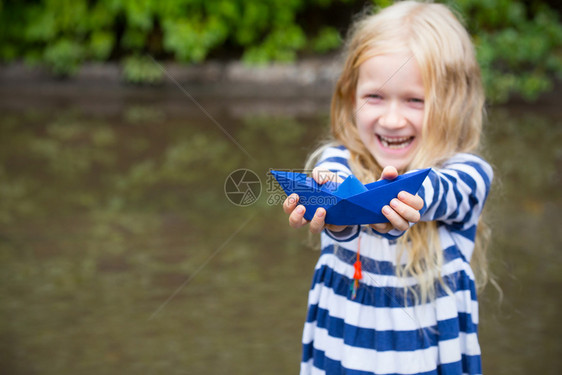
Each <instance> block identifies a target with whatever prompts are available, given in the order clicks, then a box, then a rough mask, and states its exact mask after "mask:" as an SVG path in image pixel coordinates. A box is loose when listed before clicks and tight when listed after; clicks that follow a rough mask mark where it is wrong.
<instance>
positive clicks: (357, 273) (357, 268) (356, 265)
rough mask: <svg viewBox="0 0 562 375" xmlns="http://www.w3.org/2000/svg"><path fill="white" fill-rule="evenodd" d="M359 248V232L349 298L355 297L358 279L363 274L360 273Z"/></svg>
mask: <svg viewBox="0 0 562 375" xmlns="http://www.w3.org/2000/svg"><path fill="white" fill-rule="evenodd" d="M360 250H361V234H359V237H358V238H357V260H356V261H355V263H354V264H353V268H355V272H354V273H353V284H352V286H351V299H355V297H357V289H358V288H359V280H361V279H362V278H363V275H362V274H361V258H360Z"/></svg>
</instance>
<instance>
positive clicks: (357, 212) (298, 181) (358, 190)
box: [270, 168, 430, 225]
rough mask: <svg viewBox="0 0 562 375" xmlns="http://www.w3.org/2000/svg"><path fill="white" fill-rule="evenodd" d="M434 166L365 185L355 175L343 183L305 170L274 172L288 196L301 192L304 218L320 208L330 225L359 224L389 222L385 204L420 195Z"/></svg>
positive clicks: (310, 216)
mask: <svg viewBox="0 0 562 375" xmlns="http://www.w3.org/2000/svg"><path fill="white" fill-rule="evenodd" d="M429 171H430V168H428V169H421V170H418V171H415V172H411V173H407V174H403V175H400V176H398V177H397V178H395V179H394V180H380V181H377V182H373V183H370V184H367V185H363V184H362V183H361V182H360V181H359V180H358V179H357V178H356V177H355V176H353V175H351V176H349V177H347V178H346V179H345V180H344V181H343V182H341V183H335V182H331V181H329V182H326V183H324V184H322V185H320V184H318V183H317V182H316V181H314V179H312V178H311V177H307V176H306V175H305V174H302V173H295V172H287V171H274V170H271V171H270V172H271V174H272V175H273V176H274V177H275V179H276V180H277V182H278V183H279V185H280V186H281V187H282V188H283V190H284V191H285V193H286V194H287V195H291V194H293V193H296V194H298V195H299V204H302V205H303V206H304V207H305V208H306V212H305V214H304V218H305V219H306V220H311V219H312V217H313V216H314V213H315V212H316V209H318V208H319V207H324V208H325V209H326V219H325V223H326V224H334V225H356V224H376V223H387V222H388V220H387V219H386V217H384V215H383V214H382V212H381V210H382V208H383V206H385V205H387V204H389V202H390V201H391V200H392V199H393V198H395V197H396V196H397V195H398V193H399V192H401V191H407V192H409V193H411V194H416V193H417V192H418V190H419V189H420V187H421V185H422V183H423V181H424V180H425V178H426V177H427V175H428V173H429Z"/></svg>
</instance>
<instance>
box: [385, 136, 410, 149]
mask: <svg viewBox="0 0 562 375" xmlns="http://www.w3.org/2000/svg"><path fill="white" fill-rule="evenodd" d="M378 137H379V139H380V140H381V143H382V144H383V146H384V147H388V148H392V149H401V148H404V147H407V146H408V145H409V144H410V143H412V141H413V140H414V137H397V138H388V137H385V136H382V135H378Z"/></svg>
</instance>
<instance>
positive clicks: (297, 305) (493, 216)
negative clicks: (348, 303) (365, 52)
mask: <svg viewBox="0 0 562 375" xmlns="http://www.w3.org/2000/svg"><path fill="white" fill-rule="evenodd" d="M389 3H391V2H390V1H374V2H366V1H353V0H347V1H338V0H314V1H305V0H291V1H279V0H268V1H262V2H253V1H244V0H231V1H219V0H215V1H209V0H207V1H203V0H174V1H173V0H160V1H151V0H144V1H134V0H101V1H95V0H89V1H86V0H74V1H68V0H42V1H40V0H36V1H5V0H4V1H0V24H1V25H2V27H0V60H1V64H0V111H1V112H0V113H1V116H0V280H1V282H0V301H1V302H0V372H1V373H2V374H67V373H81V374H99V373H104V374H129V373H139V372H140V373H147V374H160V373H166V374H192V373H193V374H223V373H230V374H254V373H264V374H294V373H296V372H297V371H298V368H299V361H300V350H301V348H300V339H301V329H302V326H303V323H304V319H305V314H306V299H307V292H308V288H309V286H310V282H311V277H312V272H313V267H314V265H315V262H316V259H317V257H318V255H319V252H318V250H317V246H315V244H314V239H312V240H311V238H309V236H308V234H307V233H306V231H295V230H292V229H290V228H289V226H288V224H287V218H286V216H285V215H284V214H283V213H282V209H281V207H280V204H279V199H277V198H276V197H278V196H277V195H276V194H278V190H276V189H275V186H274V184H272V181H271V179H270V178H269V177H268V174H267V171H268V170H269V169H289V168H296V169H298V168H302V167H303V163H304V160H305V159H306V156H307V155H308V154H309V153H310V152H311V151H312V150H313V149H314V148H315V146H316V145H317V143H318V142H319V141H320V140H321V139H322V138H323V136H324V135H325V134H326V132H327V129H328V122H329V117H328V116H329V102H330V95H331V88H332V84H333V82H334V79H335V78H336V77H337V74H338V69H339V66H340V65H339V63H340V61H341V60H340V51H341V43H342V38H343V37H344V36H345V33H346V30H347V27H348V26H349V23H350V21H351V20H352V18H353V16H354V15H356V14H357V13H358V12H360V11H362V10H363V9H365V7H366V6H375V7H377V6H380V7H384V6H387V5H388V4H389ZM447 4H449V5H450V6H451V7H452V8H454V9H455V10H456V11H457V12H458V13H459V14H460V15H461V16H462V18H463V19H464V22H465V24H466V26H467V28H468V29H469V31H470V32H471V34H472V35H473V38H474V42H475V45H476V48H477V53H478V59H479V62H480V64H481V66H482V71H483V76H484V81H485V83H486V90H487V93H488V99H489V100H488V108H487V111H488V121H487V124H486V129H485V134H484V150H483V154H484V155H485V156H486V158H487V159H488V160H489V161H490V162H491V163H492V164H493V166H494V168H495V171H496V176H497V178H496V181H495V186H494V189H493V191H492V195H491V197H490V200H489V202H488V204H487V217H488V221H489V222H490V224H491V226H492V228H493V239H492V243H491V245H490V249H489V258H490V263H491V270H492V272H493V273H494V277H495V280H496V281H497V283H498V284H499V285H500V287H501V289H502V293H503V298H500V297H501V293H500V292H498V291H497V290H496V289H495V288H494V287H493V286H492V285H489V286H488V287H487V288H486V289H485V290H484V292H483V293H482V294H481V296H480V301H481V310H480V315H481V316H480V320H481V324H480V337H481V345H482V350H483V362H484V363H483V364H484V372H485V373H488V374H527V373H529V372H531V371H535V372H537V373H541V374H558V372H559V368H561V367H562V350H561V349H562V343H561V339H560V337H562V324H561V323H560V319H559V317H558V314H559V311H560V309H561V308H562V301H561V299H560V292H559V291H560V288H561V287H562V252H560V249H562V236H560V233H559V228H560V226H561V224H562V219H561V216H560V210H561V209H562V193H561V192H560V183H561V176H562V147H561V146H560V144H561V142H562V107H561V103H562V92H561V88H562V84H561V78H562V23H561V21H560V5H559V3H558V2H557V1H507V0H490V1H482V0H463V1H449V2H447ZM240 168H247V169H250V170H252V171H253V172H255V173H256V175H257V176H258V177H259V179H260V181H261V190H260V191H261V195H260V196H259V198H258V199H257V200H256V201H255V202H254V203H253V204H250V205H245V206H237V205H235V204H233V203H232V202H231V201H230V200H229V199H228V198H229V196H227V194H225V187H228V186H227V185H225V183H226V181H227V178H228V176H229V175H230V174H231V173H232V172H233V171H235V170H237V169H240ZM230 197H231V198H232V196H230ZM272 197H273V199H272Z"/></svg>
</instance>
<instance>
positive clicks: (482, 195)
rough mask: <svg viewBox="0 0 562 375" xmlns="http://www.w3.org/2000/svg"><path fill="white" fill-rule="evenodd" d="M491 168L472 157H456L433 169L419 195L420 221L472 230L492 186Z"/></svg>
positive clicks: (466, 155)
mask: <svg viewBox="0 0 562 375" xmlns="http://www.w3.org/2000/svg"><path fill="white" fill-rule="evenodd" d="M492 179H493V171H492V167H491V166H490V165H489V164H488V163H487V162H486V161H484V160H483V159H481V158H479V157H478V156H476V155H471V154H457V155H455V156H454V157H453V158H451V159H449V160H448V161H447V162H446V163H445V165H444V166H443V167H442V168H441V169H432V170H431V172H430V173H429V175H428V177H427V178H426V180H425V181H424V183H423V185H422V187H421V189H420V191H419V193H418V194H419V195H420V197H421V198H422V199H423V200H424V207H423V208H422V209H421V210H420V214H421V220H422V221H434V220H435V221H440V222H443V223H445V224H447V225H451V226H454V227H456V229H458V230H466V229H468V228H473V227H474V228H475V226H476V224H477V223H478V218H479V217H480V214H481V213H482V209H483V208H484V203H485V201H486V198H487V197H488V193H489V192H490V186H491V184H492Z"/></svg>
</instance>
